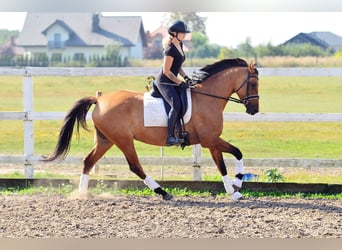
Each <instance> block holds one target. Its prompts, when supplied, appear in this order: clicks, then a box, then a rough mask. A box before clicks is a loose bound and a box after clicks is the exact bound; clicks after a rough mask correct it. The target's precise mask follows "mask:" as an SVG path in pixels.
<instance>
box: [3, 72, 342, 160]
mask: <svg viewBox="0 0 342 250" xmlns="http://www.w3.org/2000/svg"><path fill="white" fill-rule="evenodd" d="M146 81H147V78H146V77H133V76H127V77H110V76H104V77H101V76H100V77H98V76H97V77H89V76H87V77H43V76H37V77H34V78H33V82H34V110H35V111H37V112H38V111H39V112H49V111H64V112H66V111H67V110H69V109H70V108H71V106H72V104H73V103H74V102H75V101H76V100H78V99H79V98H81V97H84V96H89V95H95V92H96V91H97V90H100V91H103V93H107V92H110V91H113V90H117V89H132V90H138V91H145V84H146ZM341 83H342V77H261V78H260V96H261V99H260V111H261V112H293V113H301V112H305V113H342V106H341V105H340V93H341V92H342V84H341ZM22 84H23V78H22V77H17V76H1V77H0V85H1V88H2V91H1V92H0V111H22V110H23V107H22V105H23V104H22V91H21V89H22ZM228 111H229V112H230V111H231V112H244V108H243V106H242V105H238V104H235V103H229V104H228V105H227V107H226V112H228ZM61 123H62V121H35V122H34V129H35V134H34V141H35V154H38V155H39V154H42V155H44V154H50V153H51V152H52V150H53V149H54V146H55V143H56V139H57V136H58V133H59V128H60V126H61ZM89 125H90V126H92V124H91V121H89ZM341 128H342V124H341V123H320V122H319V123H314V122H305V123H301V122H247V123H246V122H245V123H244V122H229V123H228V122H226V123H225V124H224V131H223V134H222V138H224V139H225V140H227V141H229V142H230V143H232V144H234V145H235V146H237V147H239V148H240V149H241V150H242V151H243V153H244V157H245V158H333V159H340V158H341V157H342V134H341V133H337V132H336V131H341ZM0 129H1V133H0V141H1V144H0V154H2V155H22V154H23V123H22V122H21V121H3V120H2V121H0ZM92 146H93V133H88V132H86V131H82V132H81V138H80V140H79V141H77V140H76V139H73V141H72V146H71V151H70V155H79V156H80V155H82V156H83V155H85V154H87V153H88V152H89V150H90V149H91V147H92ZM136 147H137V151H138V154H139V155H146V156H158V155H159V154H160V148H159V147H154V146H149V145H146V144H143V143H140V142H137V144H136ZM164 152H165V155H166V156H180V157H182V156H191V155H192V152H191V147H188V148H186V149H185V150H184V151H181V150H179V148H175V147H172V148H165V151H164ZM108 155H121V152H119V151H118V150H117V149H115V150H111V151H109V153H108ZM203 157H209V152H208V151H207V150H203Z"/></svg>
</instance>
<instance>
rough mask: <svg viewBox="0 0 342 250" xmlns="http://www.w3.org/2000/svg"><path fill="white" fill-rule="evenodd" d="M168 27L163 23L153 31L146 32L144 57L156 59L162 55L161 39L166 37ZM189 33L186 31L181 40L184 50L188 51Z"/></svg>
mask: <svg viewBox="0 0 342 250" xmlns="http://www.w3.org/2000/svg"><path fill="white" fill-rule="evenodd" d="M167 30H168V28H167V27H166V26H164V25H161V26H159V27H158V28H157V29H156V30H155V31H153V32H150V31H147V32H146V39H147V47H146V48H145V53H144V55H145V58H151V59H157V58H162V57H163V41H164V39H165V38H167V37H168V35H169V33H168V31H167ZM190 47H191V33H188V34H187V35H186V37H185V39H184V42H183V49H184V52H188V51H190Z"/></svg>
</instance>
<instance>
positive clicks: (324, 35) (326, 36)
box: [284, 31, 342, 51]
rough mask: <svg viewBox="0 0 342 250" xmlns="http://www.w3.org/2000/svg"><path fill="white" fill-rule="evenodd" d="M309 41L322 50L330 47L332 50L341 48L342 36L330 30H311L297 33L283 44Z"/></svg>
mask: <svg viewBox="0 0 342 250" xmlns="http://www.w3.org/2000/svg"><path fill="white" fill-rule="evenodd" d="M305 43H309V44H312V45H314V46H318V47H320V48H322V49H323V50H326V49H328V48H331V49H333V50H335V51H336V50H342V37H340V36H338V35H335V34H334V33H331V32H327V31H326V32H311V33H299V34H298V35H296V36H294V37H292V38H291V39H289V40H287V41H286V42H285V43H284V45H287V44H305Z"/></svg>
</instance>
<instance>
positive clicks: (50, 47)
mask: <svg viewBox="0 0 342 250" xmlns="http://www.w3.org/2000/svg"><path fill="white" fill-rule="evenodd" d="M17 44H18V45H19V46H21V47H23V48H24V49H25V51H26V54H27V55H31V56H34V55H39V54H40V55H41V54H45V55H46V56H47V57H48V58H49V59H50V60H51V58H54V59H56V58H58V59H59V60H61V61H62V60H68V59H72V60H80V59H82V60H87V61H88V60H91V58H94V57H95V56H97V57H101V56H105V55H106V46H107V45H110V44H118V45H119V46H120V55H121V59H122V60H124V59H127V58H137V59H141V58H142V57H143V48H144V47H145V46H146V35H145V31H144V26H143V23H142V18H141V17H139V16H102V15H101V14H98V13H28V14H27V16H26V20H25V23H24V27H23V29H22V31H21V33H20V34H19V37H18V41H17Z"/></svg>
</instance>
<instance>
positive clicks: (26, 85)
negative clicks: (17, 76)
mask: <svg viewBox="0 0 342 250" xmlns="http://www.w3.org/2000/svg"><path fill="white" fill-rule="evenodd" d="M23 98H24V100H23V103H24V112H25V119H24V171H25V178H26V179H33V169H34V165H33V163H32V158H33V155H34V128H33V120H32V112H33V81H32V77H31V75H30V74H28V73H27V71H25V75H24V80H23Z"/></svg>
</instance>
